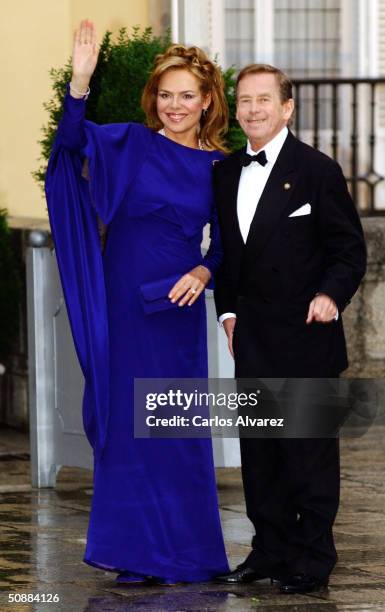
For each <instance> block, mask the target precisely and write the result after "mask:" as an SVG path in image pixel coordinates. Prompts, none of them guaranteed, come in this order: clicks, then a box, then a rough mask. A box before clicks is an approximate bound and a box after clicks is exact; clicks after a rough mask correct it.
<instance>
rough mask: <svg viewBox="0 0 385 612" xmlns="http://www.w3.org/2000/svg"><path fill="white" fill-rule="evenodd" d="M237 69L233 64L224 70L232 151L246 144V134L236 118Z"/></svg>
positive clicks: (229, 142)
mask: <svg viewBox="0 0 385 612" xmlns="http://www.w3.org/2000/svg"><path fill="white" fill-rule="evenodd" d="M235 74H236V70H235V68H234V67H233V66H232V67H231V68H228V69H227V70H225V71H224V72H222V76H223V80H224V82H225V93H226V99H227V104H228V105H229V112H230V120H229V131H228V133H227V137H226V142H227V146H228V147H229V149H230V151H236V150H237V149H240V148H241V147H243V146H244V145H245V144H246V136H245V135H244V133H243V131H242V129H241V128H240V127H239V124H238V121H237V120H236V118H235V112H236V108H235V107H236V97H235V82H236V76H235Z"/></svg>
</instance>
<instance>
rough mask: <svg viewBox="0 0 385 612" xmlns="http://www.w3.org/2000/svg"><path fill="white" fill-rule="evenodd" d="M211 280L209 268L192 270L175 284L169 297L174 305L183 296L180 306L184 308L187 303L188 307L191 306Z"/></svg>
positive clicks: (202, 267)
mask: <svg viewBox="0 0 385 612" xmlns="http://www.w3.org/2000/svg"><path fill="white" fill-rule="evenodd" d="M210 278H211V272H210V270H209V269H208V268H206V267H205V266H197V267H196V268H193V269H192V270H190V272H187V274H184V276H182V277H181V278H180V279H179V280H178V282H177V283H175V285H174V286H173V288H172V289H171V291H170V293H169V294H168V297H169V298H170V300H171V302H172V303H173V304H174V303H175V302H177V301H178V300H179V298H180V297H182V296H183V297H182V299H181V300H180V302H179V303H178V306H184V305H185V304H186V303H187V304H188V306H191V305H192V304H194V302H195V301H196V300H197V299H198V297H199V296H200V294H201V293H202V291H203V290H204V288H205V287H206V285H207V284H208V282H209V280H210Z"/></svg>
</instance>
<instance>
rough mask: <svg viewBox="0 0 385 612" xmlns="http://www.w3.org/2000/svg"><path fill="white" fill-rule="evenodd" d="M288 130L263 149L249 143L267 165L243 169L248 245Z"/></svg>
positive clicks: (241, 216)
mask: <svg viewBox="0 0 385 612" xmlns="http://www.w3.org/2000/svg"><path fill="white" fill-rule="evenodd" d="M287 134H288V129H287V127H286V126H285V127H284V128H282V130H281V131H280V132H278V134H277V135H276V136H274V138H273V139H272V140H270V142H268V143H267V144H266V145H265V146H264V147H262V149H258V151H253V149H252V148H251V144H250V141H249V140H248V141H247V147H246V153H248V154H249V155H257V153H259V152H260V151H265V154H266V159H267V164H265V165H264V166H261V164H259V163H258V162H251V164H250V165H249V166H244V167H243V168H242V172H241V177H240V179H239V186H238V198H237V215H238V223H239V228H240V230H241V234H242V238H243V242H245V243H246V240H247V236H248V235H249V231H250V225H251V222H252V220H253V217H254V215H255V211H256V210H257V206H258V202H259V200H260V198H261V195H262V192H263V190H264V189H265V186H266V183H267V179H268V178H269V176H270V172H271V171H272V169H273V166H274V164H275V162H276V161H277V157H278V155H279V153H280V151H281V149H282V147H283V143H284V142H285V140H286V137H287ZM235 316H236V315H235V314H234V313H233V312H225V313H224V314H222V315H221V316H220V317H219V323H220V324H222V323H223V321H225V319H229V318H230V317H235Z"/></svg>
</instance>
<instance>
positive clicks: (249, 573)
mask: <svg viewBox="0 0 385 612" xmlns="http://www.w3.org/2000/svg"><path fill="white" fill-rule="evenodd" d="M265 578H268V576H263V575H262V574H260V573H259V572H256V571H255V570H254V569H253V568H252V567H247V565H239V566H238V567H237V568H236V569H235V570H233V571H232V572H229V573H228V574H223V575H221V576H216V577H215V578H214V582H220V583H222V584H248V583H249V582H254V581H256V580H264V579H265Z"/></svg>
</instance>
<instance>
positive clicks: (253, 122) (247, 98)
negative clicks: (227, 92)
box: [236, 72, 294, 151]
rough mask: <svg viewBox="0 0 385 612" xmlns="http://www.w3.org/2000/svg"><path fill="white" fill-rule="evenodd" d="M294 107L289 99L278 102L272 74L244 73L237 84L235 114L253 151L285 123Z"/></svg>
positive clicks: (271, 137)
mask: <svg viewBox="0 0 385 612" xmlns="http://www.w3.org/2000/svg"><path fill="white" fill-rule="evenodd" d="M293 110H294V101H293V100H292V99H290V100H287V101H286V102H281V98H280V94H279V86H278V83H277V80H276V77H275V75H274V74H270V73H266V72H263V73H259V74H247V75H246V76H245V77H244V78H243V79H241V81H240V83H239V84H238V91H237V115H236V116H237V119H238V122H239V125H240V126H241V128H242V129H243V131H244V132H245V134H246V136H247V137H248V139H249V141H250V144H251V147H252V149H253V150H255V151H257V150H258V149H261V148H263V147H264V146H265V145H266V144H267V143H268V142H270V140H272V139H273V138H274V136H276V135H277V134H278V132H280V131H281V130H282V128H283V127H284V126H285V125H287V122H288V121H289V119H290V117H291V115H292V113H293Z"/></svg>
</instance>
